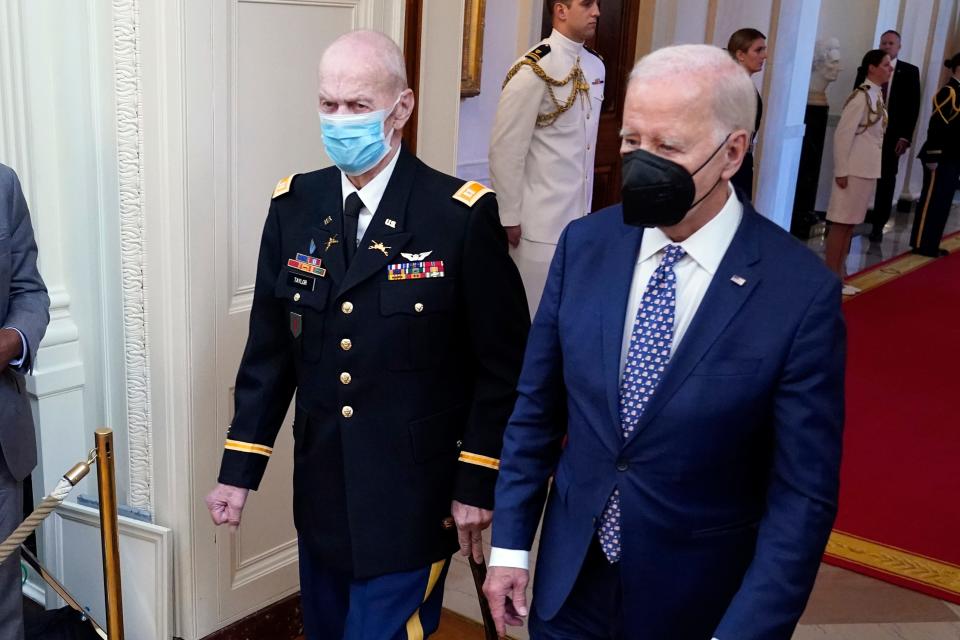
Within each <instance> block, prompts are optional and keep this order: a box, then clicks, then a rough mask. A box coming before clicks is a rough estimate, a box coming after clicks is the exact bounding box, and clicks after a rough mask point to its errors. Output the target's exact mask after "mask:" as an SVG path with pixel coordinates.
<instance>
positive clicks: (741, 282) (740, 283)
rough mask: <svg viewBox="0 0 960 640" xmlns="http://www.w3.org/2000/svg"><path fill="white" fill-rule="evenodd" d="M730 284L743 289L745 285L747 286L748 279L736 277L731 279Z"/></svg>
mask: <svg viewBox="0 0 960 640" xmlns="http://www.w3.org/2000/svg"><path fill="white" fill-rule="evenodd" d="M730 282H732V283H733V284H735V285H737V286H738V287H742V286H743V285H745V284H747V279H746V278H744V277H742V276H736V275H735V276H732V277H731V278H730Z"/></svg>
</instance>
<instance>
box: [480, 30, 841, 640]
mask: <svg viewBox="0 0 960 640" xmlns="http://www.w3.org/2000/svg"><path fill="white" fill-rule="evenodd" d="M676 78H683V79H684V81H683V82H677V81H676ZM755 104H756V91H755V90H754V88H753V85H752V84H751V82H750V80H749V78H748V77H747V75H746V74H745V73H744V72H743V71H742V70H741V69H740V68H739V67H738V66H737V65H736V64H735V63H734V62H733V61H732V60H731V59H730V58H729V56H727V55H725V54H724V53H723V52H722V51H721V50H720V49H717V48H715V47H709V46H704V45H684V46H679V47H668V48H665V49H661V50H659V51H656V52H654V53H652V54H650V55H649V56H646V57H645V58H644V59H642V60H641V61H640V62H638V63H637V65H636V67H635V68H634V70H633V72H632V73H631V76H630V83H629V88H628V91H627V99H626V105H625V108H624V117H623V131H622V133H621V136H622V148H621V152H622V154H623V160H624V172H623V173H624V181H623V196H624V200H623V204H622V205H617V206H614V207H611V208H609V209H605V210H603V211H600V212H598V213H596V214H593V215H591V216H588V217H586V218H583V219H581V220H577V221H575V222H573V223H571V224H570V225H569V226H568V227H567V229H566V230H565V231H564V234H563V236H562V237H561V238H560V242H559V244H558V246H557V251H556V254H555V255H554V258H553V262H552V264H551V267H550V274H549V277H548V280H547V284H546V289H545V290H544V294H543V299H542V302H541V303H540V307H539V310H538V311H537V314H536V318H535V320H534V323H533V328H532V330H531V333H530V338H529V342H528V346H527V352H526V357H525V361H524V365H523V371H522V374H521V377H520V382H519V398H518V401H517V405H516V407H515V409H514V412H513V415H512V417H511V419H510V422H509V425H508V427H507V430H506V434H505V437H504V446H503V452H502V456H501V464H500V475H499V478H498V481H497V488H496V511H495V513H494V523H493V546H494V550H493V553H492V556H491V560H490V564H491V568H490V573H489V575H488V578H487V582H486V584H485V591H486V594H487V596H488V598H489V599H490V603H491V607H492V609H493V611H494V616H495V617H496V619H497V623H498V627H499V629H498V630H499V631H500V632H501V633H502V632H503V631H504V630H505V627H504V624H505V623H506V624H520V623H521V622H522V618H523V617H524V616H526V615H527V606H526V594H525V590H526V586H527V580H528V569H527V561H528V553H529V550H530V548H531V546H532V545H533V542H534V535H535V532H536V529H537V524H538V522H539V519H540V514H541V509H542V507H543V504H544V500H545V498H546V496H547V487H548V481H549V479H550V477H551V475H552V476H553V484H552V487H551V489H550V492H549V499H547V507H546V511H545V515H544V518H543V527H542V532H541V538H540V548H539V558H538V562H537V574H536V577H537V579H536V583H535V584H534V591H533V601H532V611H531V612H530V630H531V634H532V637H533V638H535V639H560V638H564V639H572V638H577V639H578V640H583V639H594V638H597V639H599V638H604V639H614V638H628V639H634V638H635V639H638V640H639V639H641V638H642V639H643V640H710V638H718V639H719V640H780V639H783V640H787V639H789V638H790V636H791V634H792V632H793V629H794V627H795V626H796V622H797V620H798V618H799V617H800V614H801V613H802V612H803V609H804V607H805V605H806V602H807V598H808V597H809V594H810V590H811V589H812V587H813V583H814V579H815V577H816V573H817V568H818V566H819V561H820V557H821V554H822V553H823V549H824V547H825V545H826V542H827V538H828V536H829V534H830V529H831V526H832V524H833V520H834V517H835V514H836V507H837V493H838V478H839V466H840V450H841V437H842V428H843V382H844V379H843V376H844V360H845V328H844V324H843V319H842V316H841V312H840V299H841V298H840V283H839V281H838V280H837V278H836V277H834V276H833V275H831V274H830V272H828V271H827V269H826V268H824V266H823V264H822V263H821V262H820V260H818V259H817V258H816V256H814V254H813V253H811V252H810V251H809V250H807V249H806V248H805V247H804V246H802V245H801V244H799V243H797V242H796V241H795V240H794V239H793V238H791V237H790V235H789V234H787V233H786V232H785V231H783V230H782V229H780V228H779V227H777V226H776V225H774V224H772V223H771V222H769V221H768V220H767V219H765V218H763V217H762V216H761V215H759V214H758V213H757V212H756V211H755V210H754V209H753V208H752V207H751V206H750V205H749V204H742V203H741V200H740V198H739V197H738V196H737V194H736V193H735V192H734V191H733V189H732V188H731V187H730V186H729V179H730V178H731V176H733V175H734V173H736V171H737V169H738V168H739V166H740V163H741V161H742V159H743V156H744V152H745V151H746V148H747V145H748V142H749V140H750V136H751V133H752V131H751V130H752V128H753V122H754V113H753V110H754V108H755Z"/></svg>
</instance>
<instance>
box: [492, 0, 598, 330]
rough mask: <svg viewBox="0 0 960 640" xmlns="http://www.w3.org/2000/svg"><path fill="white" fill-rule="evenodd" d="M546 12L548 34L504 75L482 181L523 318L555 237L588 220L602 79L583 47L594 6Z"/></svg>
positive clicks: (592, 1) (594, 57)
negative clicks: (486, 177)
mask: <svg viewBox="0 0 960 640" xmlns="http://www.w3.org/2000/svg"><path fill="white" fill-rule="evenodd" d="M547 9H548V10H550V11H552V16H553V32H552V33H551V34H550V37H548V38H547V39H545V40H543V41H541V42H540V43H539V44H538V45H537V46H536V47H534V48H533V49H532V50H531V51H530V52H529V53H527V54H526V55H525V56H523V57H522V58H521V59H520V60H518V61H517V62H516V64H514V65H513V67H512V68H511V69H510V71H509V72H508V73H507V78H506V80H505V82H504V85H503V93H502V94H501V95H500V102H499V104H498V105H497V115H496V120H495V121H494V125H493V134H492V137H491V140H490V179H491V180H492V182H493V186H494V188H495V189H496V190H497V193H498V194H499V197H498V200H499V202H500V219H501V221H502V224H503V226H504V227H506V229H507V235H508V237H509V238H510V244H511V245H512V247H513V251H512V254H513V257H514V259H515V260H516V262H517V266H518V267H519V268H520V274H521V276H522V277H523V284H524V288H525V289H526V292H527V300H528V303H529V305H530V311H531V313H533V312H535V311H536V308H537V305H538V304H539V302H540V294H541V292H542V291H543V285H544V283H545V282H546V280H547V270H548V267H549V264H550V259H551V258H552V257H553V252H554V249H556V246H557V240H558V239H559V238H560V233H561V232H562V231H563V229H564V227H566V226H567V223H568V222H570V221H571V220H575V219H577V218H581V217H583V216H585V215H586V214H588V213H590V205H591V201H592V199H593V163H594V157H595V155H596V146H597V131H598V127H599V125H600V110H601V107H602V106H603V88H604V75H605V73H606V72H605V70H604V67H603V60H602V59H601V58H600V56H599V55H598V54H597V53H596V52H594V51H592V50H591V49H589V48H588V47H586V46H584V42H585V41H586V40H589V39H590V38H592V37H593V36H594V35H595V34H596V31H597V21H598V20H599V17H600V3H599V2H598V0H556V1H554V2H551V3H549V6H548V7H547Z"/></svg>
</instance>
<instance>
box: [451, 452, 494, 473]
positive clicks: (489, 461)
mask: <svg viewBox="0 0 960 640" xmlns="http://www.w3.org/2000/svg"><path fill="white" fill-rule="evenodd" d="M460 462H466V463H467V464H475V465H477V466H478V467H486V468H487V469H493V470H494V471H499V470H500V461H499V460H497V459H496V458H488V457H487V456H481V455H479V454H476V453H468V452H466V451H461V452H460Z"/></svg>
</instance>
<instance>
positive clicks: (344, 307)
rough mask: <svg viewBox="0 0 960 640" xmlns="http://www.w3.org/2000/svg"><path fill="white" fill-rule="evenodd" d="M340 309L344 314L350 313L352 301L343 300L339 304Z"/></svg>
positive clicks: (351, 311)
mask: <svg viewBox="0 0 960 640" xmlns="http://www.w3.org/2000/svg"><path fill="white" fill-rule="evenodd" d="M340 311H343V312H344V313H345V314H347V315H350V314H351V313H353V303H352V302H344V303H343V304H342V305H340Z"/></svg>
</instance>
